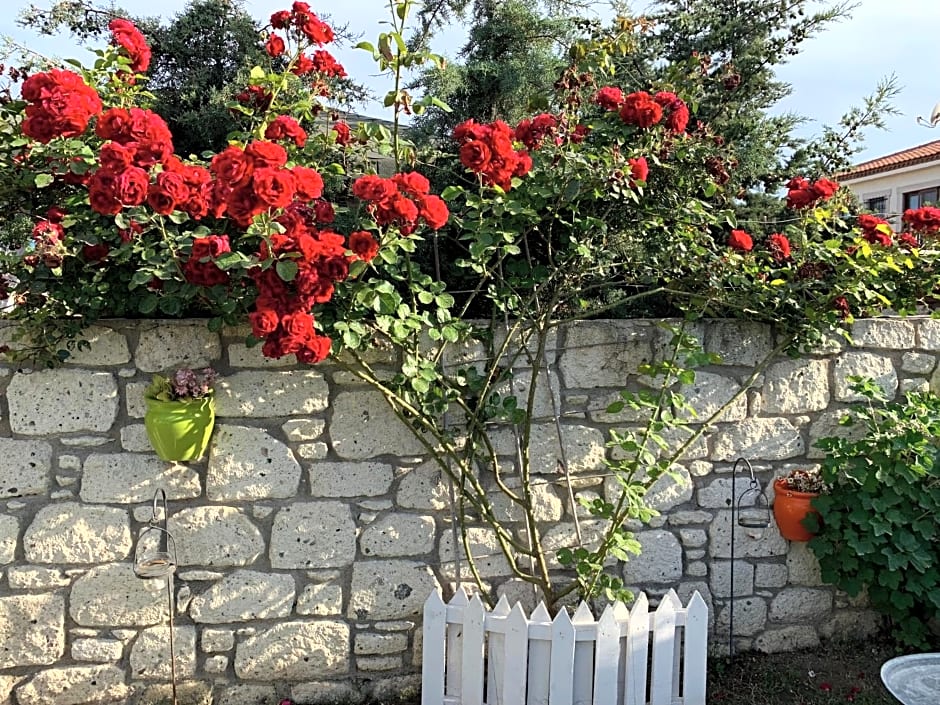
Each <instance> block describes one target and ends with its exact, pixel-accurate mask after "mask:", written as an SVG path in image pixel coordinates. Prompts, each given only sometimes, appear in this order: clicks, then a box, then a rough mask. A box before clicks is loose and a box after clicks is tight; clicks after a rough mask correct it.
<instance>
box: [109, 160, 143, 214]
mask: <svg viewBox="0 0 940 705" xmlns="http://www.w3.org/2000/svg"><path fill="white" fill-rule="evenodd" d="M149 186H150V176H149V175H148V174H147V172H146V171H144V170H143V169H141V168H140V167H136V166H132V167H128V168H127V169H125V170H124V171H122V172H121V173H119V174H115V176H114V195H115V197H116V198H117V199H118V200H119V201H121V203H123V204H124V205H125V206H139V205H140V204H141V203H143V202H144V201H146V200H147V189H148V188H149Z"/></svg>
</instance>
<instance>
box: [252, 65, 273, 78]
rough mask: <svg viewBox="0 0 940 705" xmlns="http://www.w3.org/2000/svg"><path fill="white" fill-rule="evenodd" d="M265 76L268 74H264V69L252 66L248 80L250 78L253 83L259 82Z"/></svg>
mask: <svg viewBox="0 0 940 705" xmlns="http://www.w3.org/2000/svg"><path fill="white" fill-rule="evenodd" d="M267 75H268V74H267V73H265V71H264V69H263V68H261V67H260V66H252V67H251V71H250V72H249V74H248V78H250V79H251V80H253V81H260V80H261V79H262V78H264V77H265V76H267Z"/></svg>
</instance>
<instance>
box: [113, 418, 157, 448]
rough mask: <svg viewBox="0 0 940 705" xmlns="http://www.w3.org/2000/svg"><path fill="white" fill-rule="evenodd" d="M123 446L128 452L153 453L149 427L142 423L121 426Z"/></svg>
mask: <svg viewBox="0 0 940 705" xmlns="http://www.w3.org/2000/svg"><path fill="white" fill-rule="evenodd" d="M121 448H123V449H124V450H126V451H127V452H128V453H152V452H153V447H152V446H151V445H150V439H149V438H147V427H146V426H144V425H143V424H142V423H136V424H132V425H130V426H122V427H121Z"/></svg>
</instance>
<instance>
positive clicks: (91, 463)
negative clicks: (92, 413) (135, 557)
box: [80, 453, 202, 504]
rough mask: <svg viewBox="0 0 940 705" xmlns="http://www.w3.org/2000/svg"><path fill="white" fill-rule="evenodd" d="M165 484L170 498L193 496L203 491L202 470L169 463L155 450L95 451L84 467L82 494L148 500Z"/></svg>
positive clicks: (114, 501)
mask: <svg viewBox="0 0 940 705" xmlns="http://www.w3.org/2000/svg"><path fill="white" fill-rule="evenodd" d="M158 488H162V489H164V490H166V494H167V499H171V500H173V499H190V498H193V497H198V496H199V495H200V494H201V493H202V485H201V484H200V482H199V473H198V472H196V470H194V469H192V468H190V467H187V466H186V465H179V464H176V463H173V464H168V463H167V462H166V461H164V460H160V459H159V458H157V457H156V456H155V455H153V454H152V453H150V454H147V455H142V454H140V453H93V454H91V455H89V456H88V458H87V459H86V460H85V465H84V468H83V469H82V489H81V492H80V496H81V498H82V500H83V501H85V502H107V503H111V504H137V503H138V502H149V501H151V500H152V499H153V493H154V492H155V491H156V490H157V489H158Z"/></svg>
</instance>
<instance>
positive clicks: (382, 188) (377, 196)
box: [352, 174, 398, 202]
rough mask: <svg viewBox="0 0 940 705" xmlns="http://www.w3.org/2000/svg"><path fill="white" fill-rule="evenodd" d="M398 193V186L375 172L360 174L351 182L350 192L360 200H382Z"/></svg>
mask: <svg viewBox="0 0 940 705" xmlns="http://www.w3.org/2000/svg"><path fill="white" fill-rule="evenodd" d="M396 193H398V187H397V186H395V184H394V182H393V181H391V180H390V179H383V178H382V177H381V176H377V175H375V174H366V175H365V176H360V177H359V178H358V179H356V180H355V181H354V182H353V185H352V194H353V196H355V197H356V198H358V199H360V200H362V201H372V202H374V201H383V200H385V199H387V198H391V197H392V196H394V195H395V194H396Z"/></svg>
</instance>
